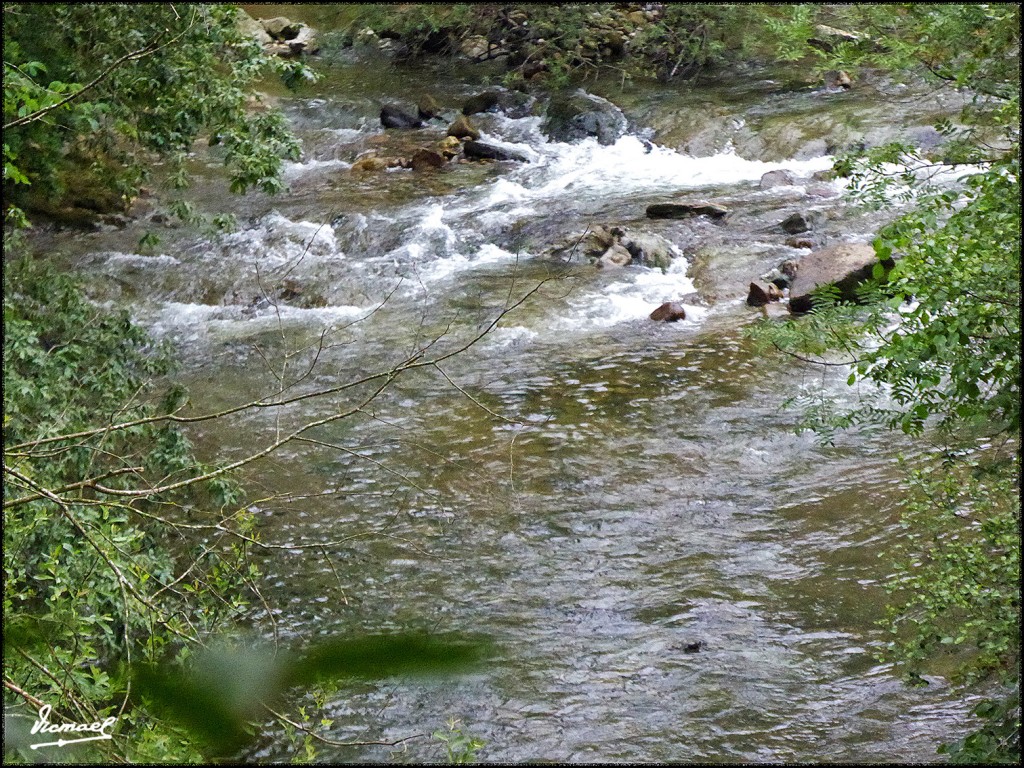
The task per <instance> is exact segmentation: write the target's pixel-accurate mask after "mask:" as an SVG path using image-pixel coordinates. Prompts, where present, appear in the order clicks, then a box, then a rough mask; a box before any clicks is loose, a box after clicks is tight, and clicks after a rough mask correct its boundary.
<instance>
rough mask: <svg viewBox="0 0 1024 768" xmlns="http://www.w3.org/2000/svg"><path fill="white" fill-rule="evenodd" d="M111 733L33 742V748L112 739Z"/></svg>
mask: <svg viewBox="0 0 1024 768" xmlns="http://www.w3.org/2000/svg"><path fill="white" fill-rule="evenodd" d="M112 738H113V736H111V735H110V734H109V733H105V734H103V735H102V736H89V737H88V738H85V739H61V740H60V741H47V742H44V743H43V744H33V745H32V749H39V748H40V747H66V746H67V745H68V744H77V743H78V742H80V741H103V740H106V739H112Z"/></svg>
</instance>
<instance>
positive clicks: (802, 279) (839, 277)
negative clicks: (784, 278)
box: [789, 243, 893, 313]
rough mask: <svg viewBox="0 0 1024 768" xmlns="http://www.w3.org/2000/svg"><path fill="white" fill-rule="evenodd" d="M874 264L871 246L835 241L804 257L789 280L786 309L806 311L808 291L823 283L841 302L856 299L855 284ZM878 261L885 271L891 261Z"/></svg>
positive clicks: (867, 275) (809, 304) (869, 273)
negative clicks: (832, 290)
mask: <svg viewBox="0 0 1024 768" xmlns="http://www.w3.org/2000/svg"><path fill="white" fill-rule="evenodd" d="M878 263H879V261H878V257H877V256H876V255H875V249H874V248H872V247H871V246H870V245H866V244H864V243H836V244H835V245H830V246H828V247H827V248H822V249H821V250H820V251H814V252H813V253H810V254H808V255H807V256H804V258H802V259H801V260H800V261H799V262H798V264H797V269H796V276H795V277H794V278H793V280H792V282H791V283H790V288H789V309H790V311H791V312H796V313H800V312H810V311H811V309H812V307H813V302H812V298H811V294H812V293H813V292H814V291H815V289H818V288H821V287H823V286H826V285H832V286H835V287H836V288H838V289H839V295H840V298H841V299H842V300H843V301H857V292H856V289H857V286H859V285H860V284H861V283H863V282H864V281H866V280H868V279H870V278H871V276H872V272H873V270H874V267H875V265H876V264H878ZM881 264H882V266H883V267H884V268H885V269H886V270H889V269H891V268H892V266H893V261H892V260H891V259H887V260H885V261H882V262H881Z"/></svg>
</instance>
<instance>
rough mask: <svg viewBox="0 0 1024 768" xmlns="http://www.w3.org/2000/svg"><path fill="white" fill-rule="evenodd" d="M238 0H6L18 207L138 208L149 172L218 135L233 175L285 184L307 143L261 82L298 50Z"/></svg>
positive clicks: (8, 123) (298, 68) (11, 196)
mask: <svg viewBox="0 0 1024 768" xmlns="http://www.w3.org/2000/svg"><path fill="white" fill-rule="evenodd" d="M236 14H237V9H236V8H234V7H233V6H227V5H172V4H168V3H153V4H114V3H102V4H92V3H71V4H65V5H50V4H39V5H37V4H24V5H18V4H12V5H4V28H3V36H4V47H3V56H4V175H3V179H4V200H5V213H6V214H7V216H8V217H10V216H12V215H14V216H18V214H17V213H16V211H17V209H24V210H40V211H43V212H53V211H55V210H57V209H59V208H61V207H67V206H72V207H76V208H84V209H87V210H91V211H99V212H110V211H113V210H119V209H123V208H125V207H126V205H127V204H128V203H129V202H130V200H131V199H132V198H133V197H134V196H135V195H136V194H137V192H138V189H139V185H140V184H141V183H142V181H143V180H144V179H145V178H146V177H147V175H148V174H149V171H148V167H149V163H148V162H147V159H148V158H149V157H151V156H152V155H154V154H155V155H157V156H159V157H161V158H164V159H166V160H167V161H168V162H169V163H170V170H169V174H168V175H169V178H170V180H171V182H172V184H174V185H177V186H183V185H185V184H187V182H188V176H187V173H186V172H185V169H184V165H183V161H184V158H185V156H186V154H187V152H188V151H189V149H190V148H191V146H192V144H193V142H194V141H195V140H196V139H197V138H198V137H200V136H205V137H207V139H208V140H209V142H210V143H211V144H219V145H220V146H222V147H223V148H224V157H225V161H226V162H227V163H228V165H229V167H230V169H231V187H232V189H234V190H235V191H239V192H242V191H244V190H246V189H247V188H249V187H252V186H256V187H260V188H262V189H264V190H267V191H274V190H277V189H279V188H280V180H279V178H278V172H279V170H280V167H281V161H282V159H283V158H285V157H290V158H293V159H295V158H297V156H298V151H299V148H298V144H297V142H296V140H295V139H294V137H292V136H291V134H290V132H289V131H288V129H287V126H286V125H285V123H284V119H283V116H282V115H281V114H280V112H278V111H276V110H271V109H266V108H260V109H253V108H252V107H253V106H257V105H255V104H254V103H253V102H252V101H251V99H252V96H251V88H252V85H253V83H255V82H257V81H259V79H261V78H263V77H265V76H266V75H268V74H271V73H273V72H277V73H278V74H280V75H283V76H285V77H287V78H291V79H294V78H297V77H300V76H301V75H302V74H303V73H305V72H306V70H305V68H304V67H303V65H302V64H301V63H300V62H298V61H292V62H288V61H285V60H283V59H279V58H275V57H269V56H266V55H265V54H264V53H263V51H262V49H261V47H260V46H259V44H258V43H256V42H255V41H254V40H252V39H251V38H248V37H245V36H244V35H242V33H241V32H240V31H239V29H238V27H237V26H236V23H235V16H236Z"/></svg>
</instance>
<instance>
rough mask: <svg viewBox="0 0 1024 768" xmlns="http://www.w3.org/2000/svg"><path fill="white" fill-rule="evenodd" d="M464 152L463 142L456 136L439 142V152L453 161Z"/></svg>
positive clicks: (446, 137)
mask: <svg viewBox="0 0 1024 768" xmlns="http://www.w3.org/2000/svg"><path fill="white" fill-rule="evenodd" d="M461 150H462V142H461V141H459V140H458V139H457V138H455V137H454V136H445V137H444V138H443V139H441V141H439V142H437V151H438V152H440V153H441V154H442V155H444V156H445V157H446V158H448V159H449V160H451V159H452V158H453V157H455V156H456V155H457V154H459V152H460V151H461Z"/></svg>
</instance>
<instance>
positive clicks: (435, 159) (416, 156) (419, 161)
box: [409, 148, 445, 171]
mask: <svg viewBox="0 0 1024 768" xmlns="http://www.w3.org/2000/svg"><path fill="white" fill-rule="evenodd" d="M444 163H445V157H444V155H442V154H441V153H440V152H435V151H434V150H432V149H424V148H420V149H417V150H416V152H414V153H413V156H412V159H411V160H410V161H409V165H410V167H412V169H413V170H414V171H426V170H430V169H432V168H440V167H441V166H442V165H444Z"/></svg>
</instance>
